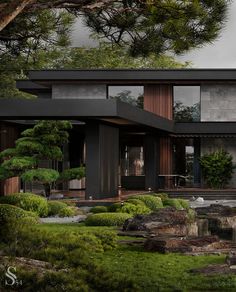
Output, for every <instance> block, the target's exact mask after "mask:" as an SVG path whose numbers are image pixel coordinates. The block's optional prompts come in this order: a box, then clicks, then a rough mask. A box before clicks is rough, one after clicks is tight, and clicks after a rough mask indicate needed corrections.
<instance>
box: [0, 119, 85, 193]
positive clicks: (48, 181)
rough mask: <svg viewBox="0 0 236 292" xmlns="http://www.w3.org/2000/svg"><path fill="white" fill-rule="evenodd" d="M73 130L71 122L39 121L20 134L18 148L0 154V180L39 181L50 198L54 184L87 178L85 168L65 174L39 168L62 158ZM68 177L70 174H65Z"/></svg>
mask: <svg viewBox="0 0 236 292" xmlns="http://www.w3.org/2000/svg"><path fill="white" fill-rule="evenodd" d="M71 128H72V125H71V123H70V122H69V121H39V122H37V124H36V125H35V126H34V127H33V128H31V129H27V130H25V131H23V132H22V133H21V135H22V137H21V138H19V139H18V140H16V142H15V144H16V146H15V148H8V149H6V150H4V151H2V152H1V153H0V159H1V160H2V163H1V165H0V179H7V178H10V177H14V176H20V177H21V179H22V180H23V181H24V182H33V181H37V182H39V183H41V184H42V185H43V186H44V190H45V195H46V197H49V196H50V193H51V185H52V183H53V182H56V181H57V180H58V179H59V178H60V181H63V180H65V179H66V180H70V179H73V178H77V179H80V178H82V177H83V176H84V175H85V172H84V168H83V167H81V168H80V167H79V168H75V169H70V172H68V170H67V171H66V172H65V174H63V173H61V174H59V172H58V171H56V170H54V169H50V168H39V162H40V161H41V160H49V161H50V160H57V161H61V160H62V159H63V153H62V149H61V148H62V146H63V145H64V144H65V143H67V142H68V137H69V133H68V130H69V129H71ZM66 174H67V175H66Z"/></svg>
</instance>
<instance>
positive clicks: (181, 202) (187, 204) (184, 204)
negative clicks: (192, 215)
mask: <svg viewBox="0 0 236 292" xmlns="http://www.w3.org/2000/svg"><path fill="white" fill-rule="evenodd" d="M178 201H179V203H180V205H181V206H182V207H183V208H184V209H186V210H188V209H189V208H190V205H189V201H188V200H184V199H178Z"/></svg>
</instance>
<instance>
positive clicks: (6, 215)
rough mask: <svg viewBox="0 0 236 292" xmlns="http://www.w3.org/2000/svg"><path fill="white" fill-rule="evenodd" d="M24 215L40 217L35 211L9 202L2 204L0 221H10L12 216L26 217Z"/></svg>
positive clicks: (0, 206)
mask: <svg viewBox="0 0 236 292" xmlns="http://www.w3.org/2000/svg"><path fill="white" fill-rule="evenodd" d="M24 217H32V218H36V219H37V218H38V216H37V215H36V214H35V213H34V212H30V211H25V210H23V209H21V208H19V207H17V206H13V205H9V204H0V221H1V222H3V221H8V220H10V219H11V218H15V219H18V218H24Z"/></svg>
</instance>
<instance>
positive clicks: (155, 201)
mask: <svg viewBox="0 0 236 292" xmlns="http://www.w3.org/2000/svg"><path fill="white" fill-rule="evenodd" d="M133 198H134V199H138V200H141V201H143V202H144V203H145V205H146V206H147V207H148V208H149V209H151V210H152V211H155V210H158V209H160V208H163V204H162V201H161V199H160V198H158V197H155V196H152V195H137V196H134V197H133Z"/></svg>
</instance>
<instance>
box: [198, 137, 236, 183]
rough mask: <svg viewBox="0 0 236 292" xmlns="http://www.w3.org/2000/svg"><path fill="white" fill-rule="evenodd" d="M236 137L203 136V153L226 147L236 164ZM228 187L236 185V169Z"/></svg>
mask: <svg viewBox="0 0 236 292" xmlns="http://www.w3.org/2000/svg"><path fill="white" fill-rule="evenodd" d="M235 145H236V138H202V140H201V155H204V154H206V153H209V152H212V151H215V150H217V149H221V148H222V149H224V150H226V151H227V152H229V153H230V154H231V155H232V156H233V163H234V164H236V147H235ZM228 187H231V188H235V187H236V170H234V174H233V176H232V179H231V182H230V184H229V185H228Z"/></svg>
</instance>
